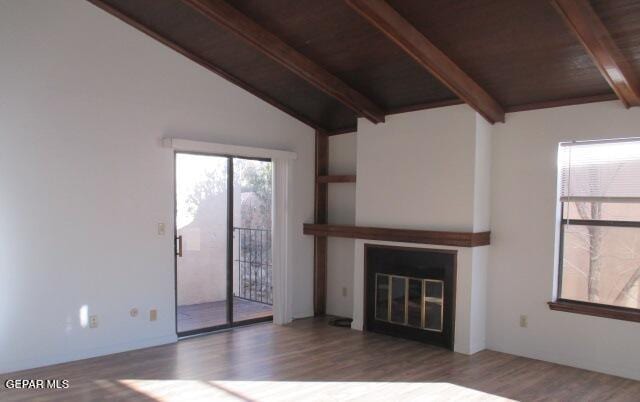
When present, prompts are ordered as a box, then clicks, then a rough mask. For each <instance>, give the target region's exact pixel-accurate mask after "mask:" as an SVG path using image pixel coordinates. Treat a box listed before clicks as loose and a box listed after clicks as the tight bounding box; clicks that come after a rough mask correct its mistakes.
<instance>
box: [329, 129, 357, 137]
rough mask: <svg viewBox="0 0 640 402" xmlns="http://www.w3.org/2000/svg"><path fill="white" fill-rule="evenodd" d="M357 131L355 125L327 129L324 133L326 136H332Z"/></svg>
mask: <svg viewBox="0 0 640 402" xmlns="http://www.w3.org/2000/svg"><path fill="white" fill-rule="evenodd" d="M357 131H358V128H357V127H346V128H339V129H336V130H329V131H327V132H326V134H327V135H328V136H330V137H331V136H333V135H341V134H351V133H354V134H355V133H356V132H357Z"/></svg>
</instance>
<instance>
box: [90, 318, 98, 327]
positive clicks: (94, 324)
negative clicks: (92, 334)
mask: <svg viewBox="0 0 640 402" xmlns="http://www.w3.org/2000/svg"><path fill="white" fill-rule="evenodd" d="M89 328H98V316H97V315H90V316H89Z"/></svg>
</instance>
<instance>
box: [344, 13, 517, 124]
mask: <svg viewBox="0 0 640 402" xmlns="http://www.w3.org/2000/svg"><path fill="white" fill-rule="evenodd" d="M345 1H346V3H347V4H348V5H349V6H350V7H351V8H353V9H354V10H355V11H357V12H358V13H359V14H360V15H362V16H363V17H364V18H365V19H366V20H367V21H369V23H371V24H372V25H373V26H375V27H376V28H378V29H379V30H380V31H381V32H382V33H383V34H384V35H386V36H387V37H388V38H389V39H391V40H392V41H393V42H394V43H395V44H396V45H398V46H399V47H400V48H402V49H403V50H404V51H405V52H406V53H407V54H408V55H409V56H411V57H412V58H413V59H414V60H416V61H417V62H418V63H419V64H420V65H421V66H422V67H424V68H425V69H427V71H429V72H430V73H431V74H433V75H434V76H435V77H436V78H437V79H439V80H440V81H441V82H442V83H443V84H444V85H446V86H447V87H448V88H449V89H450V90H451V91H452V92H453V93H455V94H456V95H457V96H459V97H460V99H462V100H464V101H465V102H466V103H467V104H469V106H471V107H472V108H474V109H475V110H476V111H477V112H478V113H480V114H481V115H482V116H483V117H484V118H485V119H487V120H488V121H489V122H491V123H495V122H504V110H503V109H502V107H501V106H500V105H499V104H498V102H496V101H495V99H493V98H492V97H491V96H490V95H489V94H488V93H487V92H486V91H485V90H484V89H482V87H480V85H478V84H477V83H476V82H475V81H474V80H473V79H472V78H471V77H469V76H468V75H467V74H466V73H465V72H464V71H462V69H461V68H460V67H458V65H456V64H455V63H454V62H453V61H452V60H451V59H449V57H447V55H446V54H444V53H443V52H442V51H441V50H440V49H438V48H437V47H436V46H435V45H434V44H433V43H431V41H429V39H427V38H426V37H425V36H424V35H423V34H422V33H420V32H419V31H418V30H417V29H416V28H415V27H414V26H413V25H412V24H411V23H409V21H407V20H406V19H405V18H404V17H402V16H401V15H400V14H399V13H398V12H397V11H396V10H394V9H393V7H391V6H390V5H389V4H388V3H387V2H386V1H384V0H345Z"/></svg>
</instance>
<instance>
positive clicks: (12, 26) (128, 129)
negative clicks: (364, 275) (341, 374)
mask: <svg viewBox="0 0 640 402" xmlns="http://www.w3.org/2000/svg"><path fill="white" fill-rule="evenodd" d="M0 38H1V39H0V54H2V63H0V88H2V91H1V92H0V189H1V190H0V222H1V224H0V277H2V278H3V280H2V281H0V372H5V371H10V370H17V369H22V368H28V367H33V366H39V365H45V364H50V363H56V362H60V361H66V360H70V359H76V358H82V357H88V356H93V355H98V354H104V353H110V352H115V351H121V350H126V349H130V348H135V347H142V346H147V345H154V344H160V343H164V342H171V341H173V340H175V328H174V302H175V299H174V268H173V242H172V229H171V228H172V227H173V184H172V182H173V155H172V153H171V151H170V150H168V149H166V148H162V147H161V144H160V140H161V138H163V137H183V138H189V139H196V140H209V141H216V142H222V143H231V144H238V145H249V146H256V147H269V148H278V149H288V150H292V151H295V152H297V154H298V160H297V161H295V162H293V163H294V166H293V169H292V177H291V179H290V180H291V181H290V188H291V191H290V194H291V195H292V199H291V200H290V202H289V206H290V209H289V213H290V220H289V222H290V225H291V226H290V228H289V230H290V233H291V234H292V243H291V245H290V247H291V250H293V256H292V261H291V265H292V266H293V267H295V268H294V274H293V275H294V277H293V281H294V282H295V283H296V286H295V287H294V288H295V290H294V292H295V293H294V295H293V299H294V303H293V305H294V306H295V307H294V309H295V310H294V315H295V316H297V317H301V316H309V315H311V314H312V300H311V298H312V296H311V295H312V293H313V292H312V281H313V279H312V271H313V269H312V258H310V256H311V255H312V254H313V251H312V250H313V247H312V238H311V237H309V236H303V235H302V223H303V222H311V221H312V219H313V163H314V162H313V149H314V136H313V130H311V129H310V128H308V127H306V126H305V125H303V124H301V123H299V122H297V121H296V120H293V119H292V118H290V117H289V116H287V115H285V114H283V113H282V112H280V111H278V110H276V109H274V108H273V107H271V106H269V105H268V104H266V103H264V102H262V101H260V100H259V99H257V98H256V97H254V96H252V95H250V94H248V93H246V92H244V91H243V90H241V89H239V88H237V87H236V86H234V85H232V84H230V83H228V82H226V81H225V80H223V79H221V78H219V77H217V76H216V75H214V74H213V73H211V72H209V71H207V70H205V69H203V68H201V67H199V66H197V65H195V64H194V63H193V62H191V61H189V60H187V59H186V58H184V57H182V56H180V55H178V54H176V53H175V52H173V51H172V50H170V49H168V48H166V47H164V46H163V45H161V44H159V43H157V42H156V41H154V40H152V39H150V38H149V37H147V36H145V35H144V34H142V33H140V32H138V31H136V30H135V29H133V28H131V27H129V26H127V25H126V24H124V23H123V22H121V21H119V20H117V19H115V18H114V17H112V16H110V15H108V14H106V13H105V12H103V11H101V10H99V9H98V8H96V7H94V6H93V5H91V4H89V3H88V2H86V1H82V0H58V1H41V0H21V1H13V0H0ZM158 222H165V223H167V228H168V230H167V234H166V235H164V236H158V235H157V233H156V225H157V223H158ZM85 305H86V306H87V308H88V312H89V314H97V315H98V316H99V327H98V328H97V329H88V328H82V327H81V326H80V323H79V311H80V309H81V308H82V306H85ZM132 307H137V308H138V309H139V310H140V312H141V314H140V316H138V317H137V318H131V317H130V316H129V309H130V308H132ZM151 308H157V309H158V313H159V317H158V320H157V321H155V322H149V321H148V310H149V309H151Z"/></svg>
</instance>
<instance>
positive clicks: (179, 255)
mask: <svg viewBox="0 0 640 402" xmlns="http://www.w3.org/2000/svg"><path fill="white" fill-rule="evenodd" d="M176 240H177V241H178V245H177V247H176V255H177V256H178V257H182V235H180V236H178V237H176Z"/></svg>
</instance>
